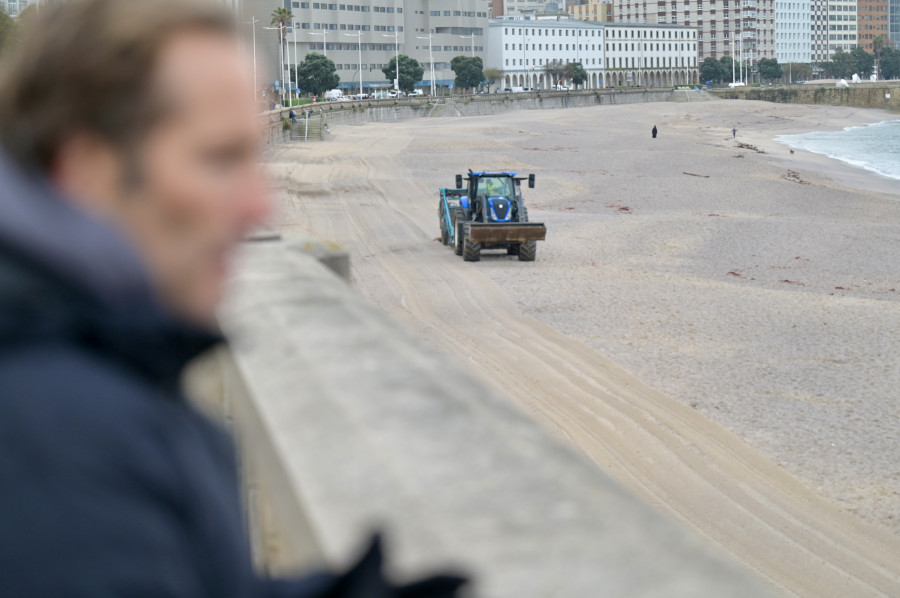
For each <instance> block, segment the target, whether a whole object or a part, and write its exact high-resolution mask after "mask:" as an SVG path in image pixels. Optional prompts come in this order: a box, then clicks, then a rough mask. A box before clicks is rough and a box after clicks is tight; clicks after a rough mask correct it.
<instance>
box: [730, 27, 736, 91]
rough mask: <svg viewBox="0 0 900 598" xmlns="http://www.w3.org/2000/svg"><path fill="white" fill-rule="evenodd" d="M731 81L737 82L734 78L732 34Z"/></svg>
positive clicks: (732, 42)
mask: <svg viewBox="0 0 900 598" xmlns="http://www.w3.org/2000/svg"><path fill="white" fill-rule="evenodd" d="M731 82H732V83H736V82H737V80H736V79H735V78H734V34H732V35H731Z"/></svg>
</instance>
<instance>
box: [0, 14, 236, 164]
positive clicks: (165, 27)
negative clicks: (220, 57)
mask: <svg viewBox="0 0 900 598" xmlns="http://www.w3.org/2000/svg"><path fill="white" fill-rule="evenodd" d="M194 30H196V31H199V32H209V33H214V34H222V35H227V36H235V35H236V28H235V23H234V20H233V18H232V16H231V15H230V14H229V13H228V12H227V11H226V10H225V9H223V8H221V7H220V6H217V5H216V4H215V3H213V2H210V1H201V0H71V1H69V2H65V3H63V4H60V5H56V6H52V7H50V6H48V7H42V9H41V12H40V15H39V16H37V17H36V18H34V19H33V20H32V22H31V23H30V24H29V26H28V28H27V30H26V31H24V32H23V35H22V40H21V43H20V45H19V47H18V48H17V49H16V51H15V52H14V53H13V54H12V55H10V56H8V57H6V59H5V63H4V64H2V65H0V146H2V148H3V150H4V152H5V153H6V154H7V155H8V156H10V157H11V158H12V159H13V160H15V161H16V162H18V163H19V164H20V165H21V166H23V167H26V168H30V169H36V170H40V171H44V172H46V171H47V170H49V169H50V168H51V167H52V165H53V162H54V160H55V158H56V152H57V151H58V148H59V147H60V145H61V144H62V143H63V142H64V141H65V140H66V139H67V138H68V137H69V136H71V135H72V134H75V133H89V134H93V135H97V136H99V137H100V138H102V139H104V140H105V141H107V142H109V143H111V144H112V145H113V146H115V147H117V148H120V149H121V150H123V151H126V152H127V151H131V150H132V149H133V148H134V147H135V146H137V145H138V144H139V143H140V141H141V139H142V138H143V137H144V135H146V133H147V131H148V130H149V129H150V128H151V127H152V126H153V125H154V124H155V123H156V122H157V121H158V119H159V118H161V117H162V116H163V115H164V109H163V108H164V107H163V104H164V102H163V100H162V98H161V97H160V90H158V89H155V88H154V85H153V83H154V72H155V67H156V62H157V58H158V57H159V55H160V53H161V50H162V48H163V46H164V45H165V44H166V43H167V42H168V41H169V40H170V39H171V38H172V36H174V35H175V34H178V33H182V32H188V31H194Z"/></svg>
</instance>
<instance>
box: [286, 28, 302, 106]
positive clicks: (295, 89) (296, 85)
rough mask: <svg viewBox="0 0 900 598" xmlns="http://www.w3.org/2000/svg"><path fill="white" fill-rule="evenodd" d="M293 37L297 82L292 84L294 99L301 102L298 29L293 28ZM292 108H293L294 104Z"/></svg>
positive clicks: (295, 77)
mask: <svg viewBox="0 0 900 598" xmlns="http://www.w3.org/2000/svg"><path fill="white" fill-rule="evenodd" d="M291 37H292V38H294V79H296V81H295V82H292V83H291V91H293V92H294V99H295V100H299V99H300V92H299V91H298V90H299V89H300V76H299V75H298V74H297V68H298V67H299V66H300V63H299V62H297V27H291ZM288 71H290V68H288ZM288 75H290V72H288ZM288 80H290V76H288ZM291 106H293V103H292V104H291Z"/></svg>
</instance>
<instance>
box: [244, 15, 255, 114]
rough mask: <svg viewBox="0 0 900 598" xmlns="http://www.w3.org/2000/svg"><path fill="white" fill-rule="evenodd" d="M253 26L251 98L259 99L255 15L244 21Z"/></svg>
mask: <svg viewBox="0 0 900 598" xmlns="http://www.w3.org/2000/svg"><path fill="white" fill-rule="evenodd" d="M244 22H245V23H246V24H248V25H250V26H251V27H253V99H254V100H258V99H259V82H258V81H257V79H256V17H255V16H254V17H252V18H251V19H250V20H249V21H244Z"/></svg>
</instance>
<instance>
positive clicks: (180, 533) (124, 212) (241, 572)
mask: <svg viewBox="0 0 900 598" xmlns="http://www.w3.org/2000/svg"><path fill="white" fill-rule="evenodd" d="M33 25H34V26H33V28H32V30H31V31H30V32H28V33H27V34H26V35H24V36H23V43H22V45H21V47H20V48H19V49H18V53H17V54H16V55H15V56H14V57H13V58H12V59H10V60H7V62H6V63H5V64H3V71H2V74H0V539H2V541H0V580H2V581H0V588H2V590H0V593H2V594H3V596H15V597H19V596H22V597H29V598H34V597H42V596H48V597H49V596H66V597H80V596H84V597H91V598H97V597H104V596H146V597H154V598H158V597H194V596H196V597H199V596H209V597H215V598H228V597H235V598H237V597H245V598H251V597H253V598H255V597H262V596H268V597H273V598H274V597H276V596H277V597H284V598H288V597H297V598H300V597H314V596H329V597H331V596H333V597H339V596H341V597H344V596H347V597H349V596H367V597H368V596H371V597H373V598H375V597H378V598H381V597H388V596H404V597H412V596H423V597H424V596H453V595H455V593H456V588H457V587H458V586H459V585H460V580H458V579H455V578H434V579H431V580H427V581H425V582H422V583H420V584H417V585H414V586H411V587H405V588H397V587H394V586H392V585H391V584H389V583H388V582H387V581H385V580H384V578H383V576H382V572H381V562H380V554H379V550H378V547H377V545H376V546H373V548H372V549H370V551H369V552H368V554H367V555H366V557H364V558H363V560H362V561H361V562H360V563H359V564H358V565H357V566H356V567H355V568H354V569H353V570H351V571H350V572H348V573H346V574H343V575H330V574H322V575H318V576H314V577H310V578H306V579H304V580H294V581H291V580H280V581H272V580H265V579H261V578H260V577H258V576H257V575H256V574H255V573H254V572H253V571H252V569H251V562H250V555H249V552H248V544H247V541H246V538H245V534H244V531H243V517H242V513H241V507H240V502H239V495H238V487H237V476H236V469H235V465H234V462H233V449H232V446H231V443H230V440H229V439H228V438H227V437H226V436H225V435H224V434H223V433H222V432H221V431H220V430H219V429H218V428H217V427H216V426H214V425H213V424H211V423H209V422H208V421H206V420H205V419H204V418H203V417H202V416H200V415H199V414H198V413H196V412H195V411H194V410H193V408H192V407H191V406H190V405H189V404H188V403H187V402H186V401H185V400H184V398H183V396H182V395H181V393H180V392H179V390H178V388H179V378H180V374H181V370H182V368H183V366H184V364H185V363H186V362H187V361H188V360H189V359H191V358H192V357H194V356H196V355H197V354H198V353H199V352H201V351H203V350H204V349H207V348H209V347H211V346H212V345H214V344H216V343H217V342H218V341H219V338H218V337H217V336H216V335H215V334H214V333H213V332H212V330H213V321H214V312H215V308H216V305H217V303H218V301H219V299H220V295H221V293H222V289H223V286H224V282H225V277H226V275H227V271H228V260H229V255H230V253H231V251H232V250H233V249H234V247H235V245H236V244H237V243H238V242H239V241H240V239H241V238H242V237H243V236H244V235H245V233H246V232H247V231H248V230H249V229H250V228H251V227H252V226H254V225H255V224H257V223H258V222H259V221H260V220H261V219H262V218H263V217H264V216H265V215H266V212H267V210H268V206H267V199H266V196H265V191H264V181H263V180H262V178H261V175H260V171H259V168H258V165H257V151H258V142H259V131H258V126H257V118H256V115H255V110H254V102H253V94H252V86H251V84H250V82H251V81H252V70H251V69H250V68H248V66H249V65H248V63H247V60H246V58H245V56H244V55H243V53H242V52H241V50H239V49H238V44H237V43H236V41H237V38H236V33H235V30H234V24H233V22H232V21H231V19H230V18H229V16H228V14H227V13H224V12H220V11H219V10H218V9H216V8H215V7H214V4H213V3H211V2H208V3H195V2H193V1H189V0H72V1H71V2H68V3H65V4H63V5H62V6H60V7H55V8H52V9H49V8H44V9H43V10H42V11H41V16H40V18H39V19H38V20H37V21H36V22H35V23H34V24H33Z"/></svg>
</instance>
